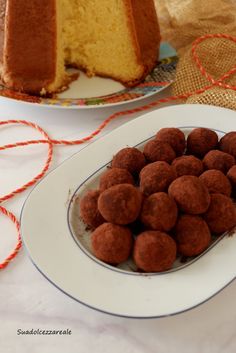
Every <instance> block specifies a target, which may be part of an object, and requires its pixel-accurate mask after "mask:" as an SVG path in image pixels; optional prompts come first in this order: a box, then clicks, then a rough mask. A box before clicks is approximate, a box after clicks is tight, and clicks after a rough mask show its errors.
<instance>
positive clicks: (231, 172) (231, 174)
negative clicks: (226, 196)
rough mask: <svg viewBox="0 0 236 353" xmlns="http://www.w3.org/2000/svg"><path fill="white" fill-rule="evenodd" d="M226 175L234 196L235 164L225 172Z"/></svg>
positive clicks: (235, 194)
mask: <svg viewBox="0 0 236 353" xmlns="http://www.w3.org/2000/svg"><path fill="white" fill-rule="evenodd" d="M227 177H228V179H229V180H230V183H231V185H232V191H233V196H234V197H235V196H236V165H234V166H233V167H231V168H230V169H229V171H228V173H227Z"/></svg>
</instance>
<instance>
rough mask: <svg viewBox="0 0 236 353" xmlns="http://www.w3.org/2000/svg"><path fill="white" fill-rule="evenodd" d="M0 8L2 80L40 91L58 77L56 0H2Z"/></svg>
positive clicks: (32, 90) (16, 86) (25, 88)
mask: <svg viewBox="0 0 236 353" xmlns="http://www.w3.org/2000/svg"><path fill="white" fill-rule="evenodd" d="M0 9H1V10H2V11H4V12H3V13H2V12H1V19H0V55H1V59H0V60H1V66H2V67H1V79H2V82H3V84H4V85H5V86H7V87H10V88H13V89H15V90H17V91H23V92H24V91H25V92H29V93H39V92H40V91H41V89H42V88H43V87H46V86H47V85H48V84H49V83H50V82H52V81H53V80H54V78H55V70H56V69H55V68H56V0H50V1H49V0H40V1H38V0H0ZM42 19H43V20H42ZM29 43H30V45H29Z"/></svg>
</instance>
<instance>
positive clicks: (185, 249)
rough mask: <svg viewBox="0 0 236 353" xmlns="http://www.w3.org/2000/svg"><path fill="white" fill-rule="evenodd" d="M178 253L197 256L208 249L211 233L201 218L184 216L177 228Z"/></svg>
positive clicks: (179, 220)
mask: <svg viewBox="0 0 236 353" xmlns="http://www.w3.org/2000/svg"><path fill="white" fill-rule="evenodd" d="M175 239H176V242H177V250H178V253H179V254H181V255H183V256H196V255H199V254H201V253H202V252H203V251H204V250H206V249H207V248H208V246H209V245H210V241H211V233H210V230H209V228H208V225H207V223H206V222H205V221H204V220H203V219H202V218H201V217H199V216H192V215H182V216H181V217H180V218H179V219H178V222H177V225H176V228H175Z"/></svg>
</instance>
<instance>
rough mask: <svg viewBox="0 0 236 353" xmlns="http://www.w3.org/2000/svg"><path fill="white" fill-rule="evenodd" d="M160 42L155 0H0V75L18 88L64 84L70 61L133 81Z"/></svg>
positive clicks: (54, 88)
mask: <svg viewBox="0 0 236 353" xmlns="http://www.w3.org/2000/svg"><path fill="white" fill-rule="evenodd" d="M159 45H160V30H159V25H158V21H157V16H156V11H155V7H154V1H153V0H0V76H1V81H2V83H3V84H4V85H5V86H6V87H8V88H12V89H15V90H18V91H22V92H27V93H31V94H47V93H53V92H59V91H61V90H63V89H65V88H66V87H67V86H68V84H69V82H70V80H71V77H69V76H68V74H67V73H66V70H65V67H66V66H73V67H76V68H80V69H82V70H84V71H85V72H86V73H87V74H88V75H89V76H93V75H100V76H104V77H110V78H113V79H115V80H118V81H120V82H122V83H123V84H125V85H127V86H132V85H134V84H136V83H138V82H139V81H141V80H142V79H143V78H144V77H145V76H146V75H147V73H148V72H150V70H152V69H153V67H154V66H155V63H156V60H157V56H158V51H159Z"/></svg>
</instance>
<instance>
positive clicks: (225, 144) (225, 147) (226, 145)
mask: <svg viewBox="0 0 236 353" xmlns="http://www.w3.org/2000/svg"><path fill="white" fill-rule="evenodd" d="M220 149H221V151H223V152H226V153H229V154H232V156H234V157H235V158H236V131H231V132H229V133H228V134H225V135H224V136H223V137H222V139H221V140H220Z"/></svg>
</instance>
